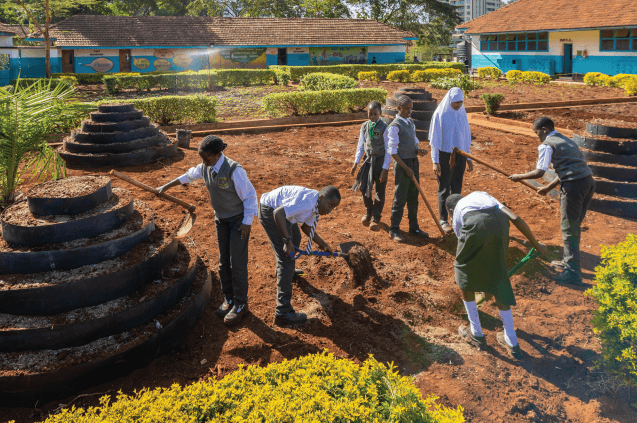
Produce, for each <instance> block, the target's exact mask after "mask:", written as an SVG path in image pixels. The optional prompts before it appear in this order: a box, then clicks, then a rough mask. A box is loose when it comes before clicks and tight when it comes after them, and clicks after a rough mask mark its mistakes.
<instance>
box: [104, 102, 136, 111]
mask: <svg viewBox="0 0 637 423" xmlns="http://www.w3.org/2000/svg"><path fill="white" fill-rule="evenodd" d="M133 110H135V105H134V104H133V103H122V104H102V105H100V106H97V111H98V112H100V113H126V112H132V111H133Z"/></svg>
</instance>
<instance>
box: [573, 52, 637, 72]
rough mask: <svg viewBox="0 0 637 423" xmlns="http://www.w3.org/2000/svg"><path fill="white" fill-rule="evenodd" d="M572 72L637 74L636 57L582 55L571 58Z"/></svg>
mask: <svg viewBox="0 0 637 423" xmlns="http://www.w3.org/2000/svg"><path fill="white" fill-rule="evenodd" d="M573 72H574V73H587V72H601V73H604V74H606V75H617V74H618V73H630V74H637V57H635V56H588V57H587V58H586V59H584V58H583V57H582V56H576V57H574V58H573Z"/></svg>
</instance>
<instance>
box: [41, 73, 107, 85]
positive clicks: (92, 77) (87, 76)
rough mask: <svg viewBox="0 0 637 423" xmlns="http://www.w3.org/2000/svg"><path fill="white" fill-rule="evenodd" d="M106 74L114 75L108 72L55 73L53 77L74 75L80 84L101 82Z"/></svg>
mask: <svg viewBox="0 0 637 423" xmlns="http://www.w3.org/2000/svg"><path fill="white" fill-rule="evenodd" d="M105 75H112V74H108V73H53V74H51V77H52V78H59V77H61V76H72V77H73V78H75V79H77V82H79V83H80V84H101V83H102V78H104V76H105Z"/></svg>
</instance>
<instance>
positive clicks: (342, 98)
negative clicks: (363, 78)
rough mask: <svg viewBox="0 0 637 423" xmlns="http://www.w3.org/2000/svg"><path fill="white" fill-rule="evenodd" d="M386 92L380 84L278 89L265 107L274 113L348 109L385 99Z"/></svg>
mask: <svg viewBox="0 0 637 423" xmlns="http://www.w3.org/2000/svg"><path fill="white" fill-rule="evenodd" d="M386 96H387V91H385V90H383V89H380V88H354V89H349V90H333V91H296V92H289V93H275V94H268V95H267V96H265V97H264V98H263V110H264V111H265V112H267V113H268V114H269V115H270V116H283V115H286V114H293V115H308V114H317V113H347V112H349V111H351V110H353V109H358V108H365V107H367V104H368V103H369V102H370V101H373V100H376V101H380V102H383V101H385V97H386Z"/></svg>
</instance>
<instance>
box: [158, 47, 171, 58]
mask: <svg viewBox="0 0 637 423" xmlns="http://www.w3.org/2000/svg"><path fill="white" fill-rule="evenodd" d="M174 55H175V54H174V53H173V51H172V50H168V49H166V48H160V49H157V50H155V52H154V53H153V56H155V57H157V58H159V59H172V58H173V56H174Z"/></svg>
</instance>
